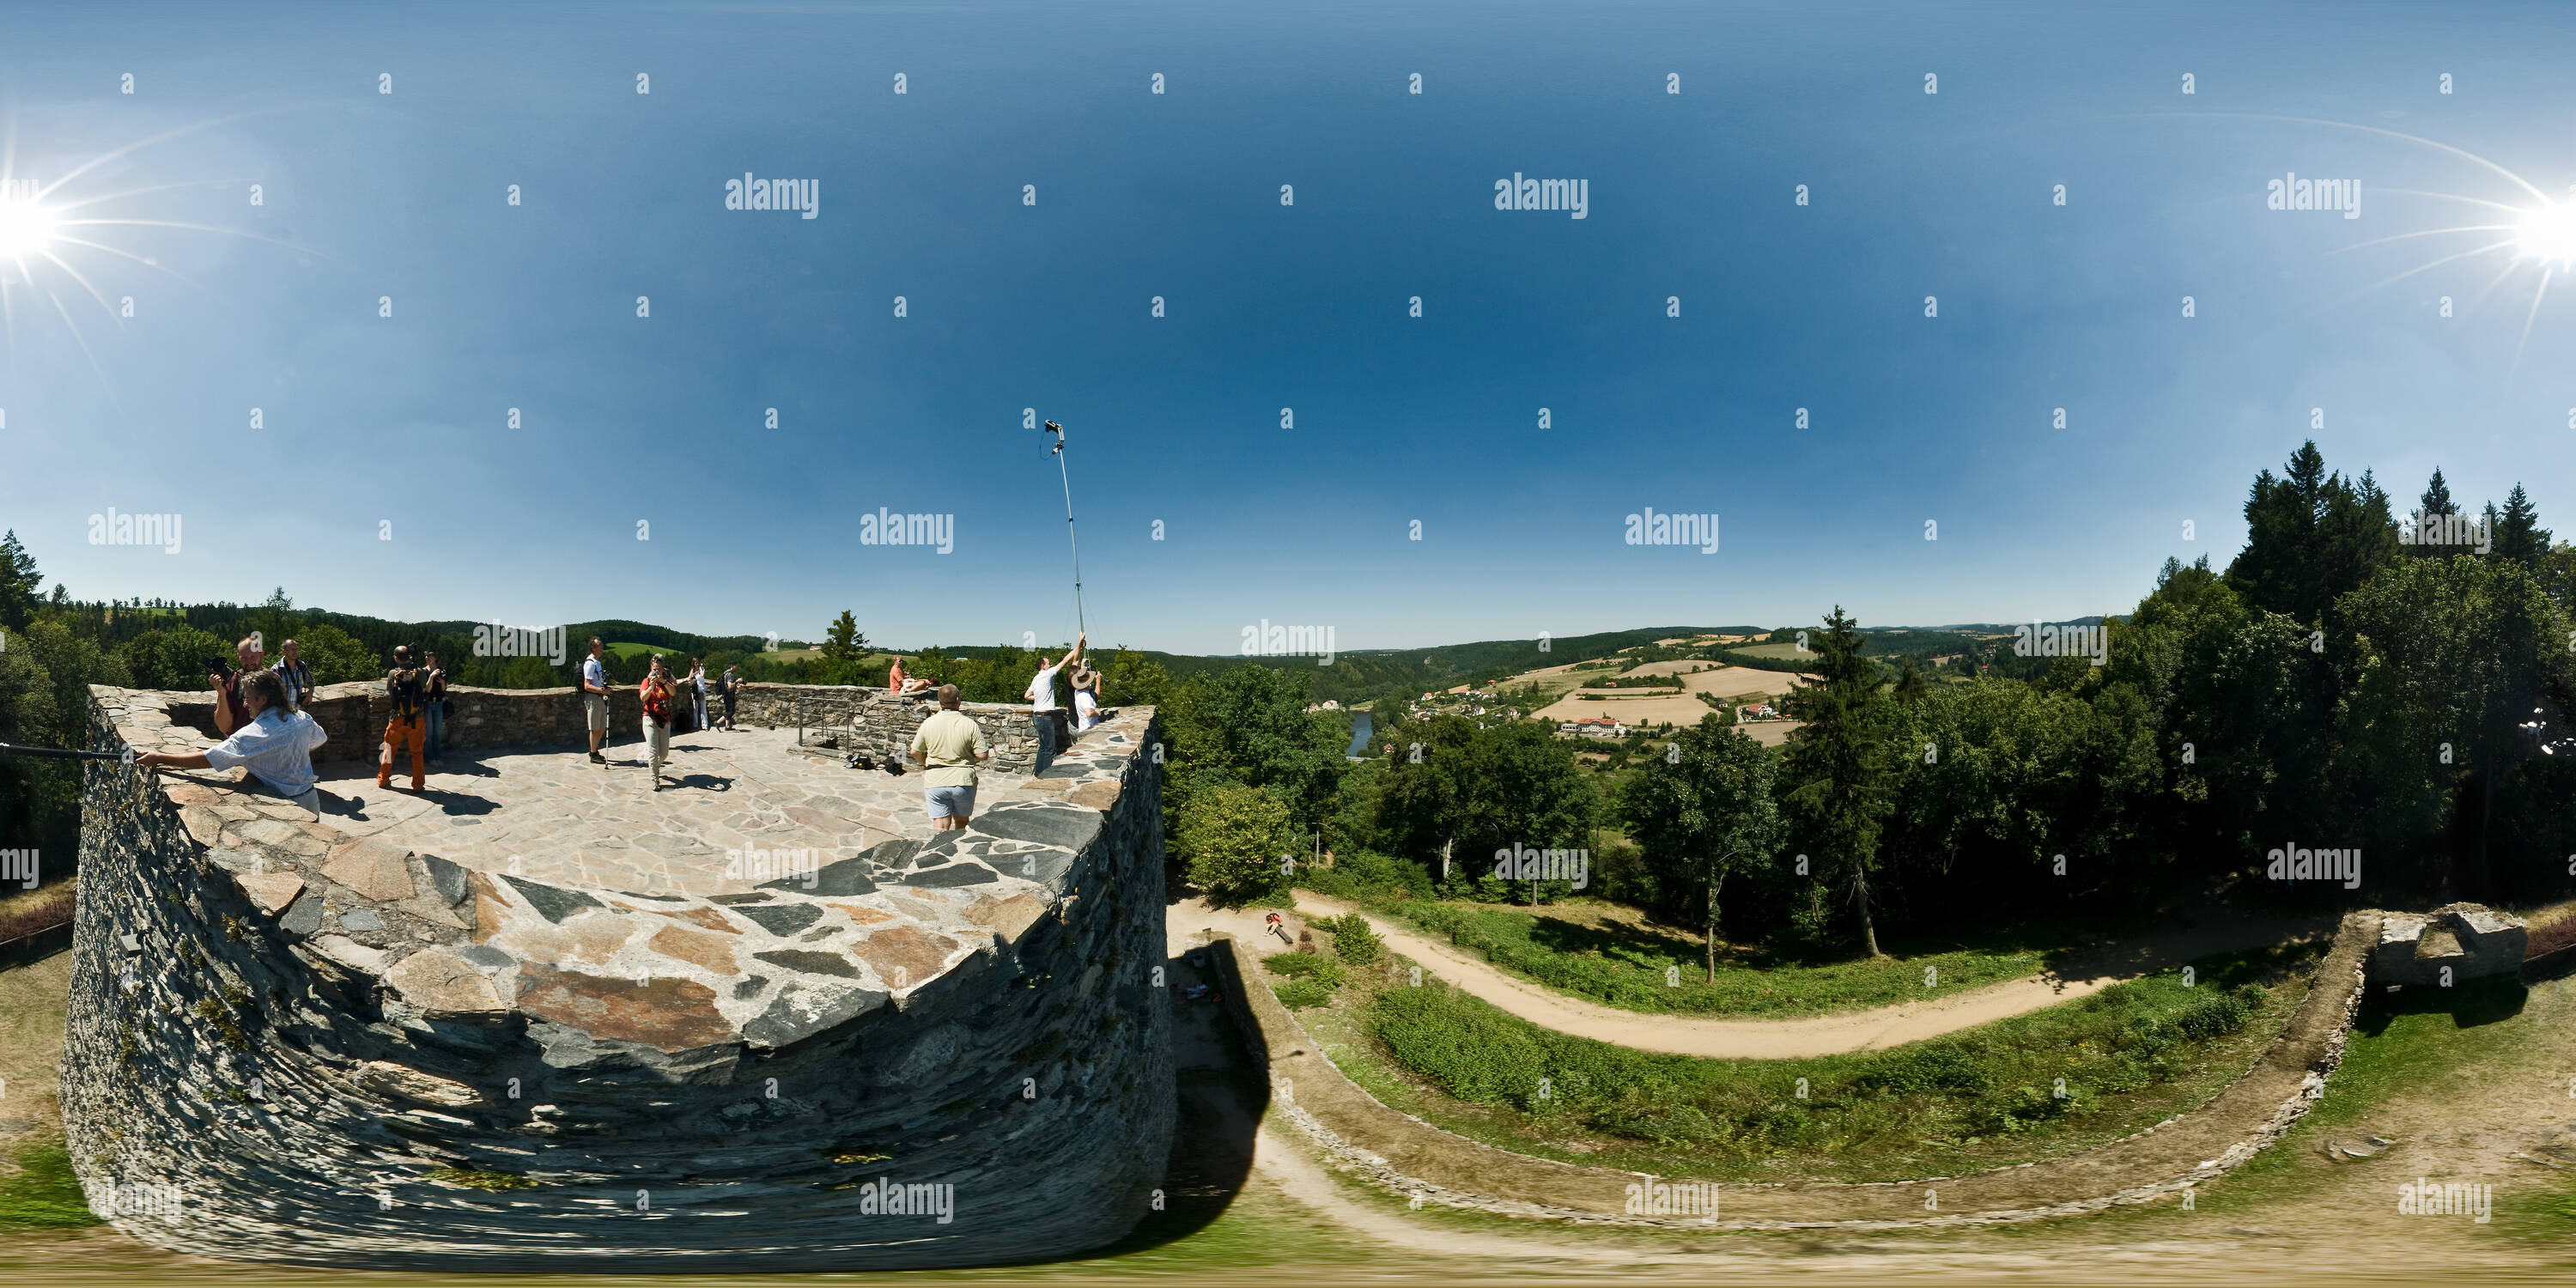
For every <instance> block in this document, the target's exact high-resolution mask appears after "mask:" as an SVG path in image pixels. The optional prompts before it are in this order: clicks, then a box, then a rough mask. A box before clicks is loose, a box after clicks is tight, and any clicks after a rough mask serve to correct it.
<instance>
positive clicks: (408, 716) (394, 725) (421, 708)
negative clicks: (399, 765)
mask: <svg viewBox="0 0 2576 1288" xmlns="http://www.w3.org/2000/svg"><path fill="white" fill-rule="evenodd" d="M385 703H386V707H385V741H384V747H383V752H382V754H381V755H380V756H378V758H377V760H376V786H378V787H383V788H387V789H390V788H392V786H393V778H394V750H395V749H396V748H398V747H399V748H405V749H407V750H409V751H410V752H411V789H412V790H413V791H420V790H422V789H424V788H426V787H427V786H428V785H429V783H428V778H427V775H428V771H429V761H428V759H427V757H426V754H425V752H424V749H423V746H422V742H423V740H424V739H425V738H426V737H427V736H428V728H427V724H426V718H427V714H428V712H427V707H428V705H429V682H428V675H427V673H426V672H424V671H422V670H420V669H419V668H418V667H415V666H413V665H412V664H411V645H409V644H396V645H394V669H392V670H391V671H387V672H386V673H385Z"/></svg>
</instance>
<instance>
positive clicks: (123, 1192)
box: [81, 1181, 179, 1223]
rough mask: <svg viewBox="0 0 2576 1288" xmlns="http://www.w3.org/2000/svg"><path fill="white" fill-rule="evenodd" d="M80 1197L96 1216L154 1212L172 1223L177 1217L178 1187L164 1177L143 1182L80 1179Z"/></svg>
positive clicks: (138, 1214) (146, 1214)
mask: <svg viewBox="0 0 2576 1288" xmlns="http://www.w3.org/2000/svg"><path fill="white" fill-rule="evenodd" d="M81 1197H82V1198H83V1199H84V1200H86V1201H87V1202H88V1204H89V1210H90V1211H91V1212H92V1213H94V1214H96V1215H98V1216H157V1217H159V1218H161V1219H162V1220H164V1221H169V1222H173V1223H176V1222H177V1221H178V1219H179V1187H178V1186H176V1185H172V1184H170V1183H168V1182H166V1181H164V1182H158V1183H153V1184H145V1185H125V1184H120V1183H118V1182H115V1181H104V1182H101V1181H83V1182H81Z"/></svg>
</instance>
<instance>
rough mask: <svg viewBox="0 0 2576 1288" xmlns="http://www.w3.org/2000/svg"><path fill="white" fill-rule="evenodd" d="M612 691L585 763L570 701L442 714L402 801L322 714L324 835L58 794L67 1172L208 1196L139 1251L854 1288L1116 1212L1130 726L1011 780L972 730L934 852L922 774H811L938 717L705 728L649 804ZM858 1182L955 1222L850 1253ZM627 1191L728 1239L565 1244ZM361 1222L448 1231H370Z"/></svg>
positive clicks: (1136, 1174) (193, 697)
mask: <svg viewBox="0 0 2576 1288" xmlns="http://www.w3.org/2000/svg"><path fill="white" fill-rule="evenodd" d="M615 696H616V698H617V699H618V701H616V702H615V704H614V707H613V710H612V715H611V722H610V732H611V738H612V741H611V743H610V745H609V747H608V749H607V754H608V759H609V761H610V763H609V764H607V765H605V766H602V765H596V764H592V763H590V762H589V761H588V759H587V757H586V756H585V755H584V751H585V749H586V740H585V739H584V737H583V732H582V723H581V715H580V706H579V702H578V699H577V698H576V696H575V695H574V694H573V693H572V692H571V691H570V690H561V689H557V690H534V691H504V690H478V689H458V690H455V691H454V692H453V697H454V699H455V702H456V708H457V709H456V713H455V715H454V716H453V717H452V718H451V719H450V721H449V723H448V746H447V749H446V763H445V764H444V765H443V766H442V767H441V768H440V769H439V770H438V771H436V772H433V773H431V774H430V775H429V781H428V783H427V786H426V789H425V790H424V791H422V792H419V793H413V792H411V791H410V790H409V782H410V765H409V761H408V757H407V756H405V757H398V762H397V767H396V770H395V777H394V780H393V782H394V786H393V787H391V788H379V787H377V786H376V784H375V781H374V775H375V764H374V753H375V750H376V747H377V745H378V743H379V741H380V739H381V731H382V729H383V727H384V721H385V710H384V697H383V693H382V687H381V686H380V685H367V684H352V685H334V686H326V687H325V688H323V689H322V690H320V691H319V692H317V693H316V694H315V695H314V697H313V700H312V701H311V702H310V703H308V704H307V710H308V711H310V712H311V713H312V714H313V715H314V717H315V718H316V719H317V720H319V721H321V723H322V724H323V725H324V727H325V729H326V730H327V731H328V733H329V735H330V739H331V740H330V742H329V743H328V744H327V745H326V747H325V748H324V750H323V753H322V758H321V759H320V761H319V762H318V763H317V766H316V767H317V769H318V770H319V771H320V772H321V774H322V793H323V798H324V801H323V812H322V815H321V817H319V818H314V817H312V816H311V815H309V814H306V813H305V812H304V811H303V810H302V809H301V808H300V807H298V806H296V805H293V804H291V803H289V802H286V801H283V800H280V799H278V798H276V797H274V796H271V795H267V794H265V793H263V792H260V791H256V790H246V789H245V785H244V783H243V777H244V776H243V774H242V771H239V770H233V771H213V770H160V771H150V770H138V769H134V768H130V767H126V766H122V765H117V764H113V763H99V764H94V765H92V766H91V767H90V769H89V776H88V778H87V780H86V785H85V791H84V799H83V809H84V815H85V819H84V824H85V825H84V829H83V836H84V844H83V854H82V859H81V898H80V905H79V906H80V911H79V914H78V916H79V921H78V932H77V937H76V958H75V967H74V982H73V1014H72V1020H71V1024H70V1033H69V1035H68V1041H67V1045H66V1068H67V1073H66V1079H65V1085H66V1093H65V1094H66V1121H67V1124H68V1125H69V1126H70V1127H71V1131H72V1137H73V1145H74V1159H75V1165H76V1166H77V1167H78V1168H79V1169H80V1170H81V1172H82V1175H83V1177H84V1179H85V1180H88V1181H93V1182H101V1183H105V1182H114V1183H129V1184H130V1183H136V1182H139V1181H142V1180H144V1179H147V1178H150V1179H157V1180H169V1181H173V1182H177V1183H180V1184H182V1185H183V1186H189V1187H196V1188H198V1189H200V1190H202V1191H204V1192H206V1193H207V1194H208V1195H209V1196H210V1200H211V1198H212V1196H214V1195H215V1194H217V1193H224V1194H226V1195H227V1196H228V1197H226V1198H225V1199H224V1200H223V1201H220V1202H217V1201H208V1202H206V1203H204V1204H203V1205H202V1206H197V1207H193V1208H191V1209H190V1210H189V1211H188V1214H187V1216H186V1217H185V1219H183V1220H179V1221H175V1222H167V1223H165V1222H160V1221H157V1220H156V1221H152V1222H146V1223H140V1224H138V1225H137V1226H136V1227H135V1228H134V1229H133V1231H132V1232H133V1233H135V1234H136V1235H138V1236H139V1237H142V1238H145V1239H147V1240H150V1241H153V1242H156V1243H161V1244H163V1245H165V1246H170V1247H174V1248H180V1249H184V1250H188V1251H192V1252H200V1253H213V1254H216V1255H255V1256H273V1257H279V1258H285V1259H307V1260H321V1261H332V1262H336V1263H340V1264H351V1263H382V1264H389V1265H390V1264H412V1265H432V1264H435V1265H440V1266H447V1267H458V1268H462V1267H479V1268H485V1269H500V1268H514V1267H528V1268H535V1267H545V1268H557V1267H561V1266H566V1265H569V1264H571V1263H573V1262H576V1261H578V1260H579V1259H580V1258H581V1257H582V1256H584V1255H587V1254H589V1253H593V1252H597V1251H599V1250H601V1249H603V1248H610V1247H613V1248H614V1249H615V1250H617V1251H619V1252H621V1253H624V1254H626V1258H625V1261H624V1262H623V1264H626V1265H628V1266H631V1267H635V1268H638V1269H644V1268H661V1269H683V1268H692V1269H693V1268H709V1267H714V1266H718V1265H722V1266H725V1267H727V1268H733V1267H734V1266H735V1265H736V1264H737V1260H736V1259H737V1258H739V1259H740V1260H739V1264H740V1265H746V1266H747V1265H755V1264H756V1265H760V1266H763V1267H767V1268H773V1269H787V1268H835V1269H857V1268H893V1267H902V1266H921V1265H955V1264H968V1263H979V1262H990V1261H999V1260H1011V1259H1016V1258H1022V1257H1035V1256H1043V1255H1059V1254H1063V1253H1068V1252H1071V1251H1074V1250H1077V1249H1080V1248H1085V1247H1091V1246H1096V1245H1097V1244H1099V1243H1101V1242H1105V1241H1107V1240H1109V1239H1112V1238H1115V1237H1116V1236H1117V1235H1118V1234H1119V1233H1122V1232H1123V1231H1124V1230H1125V1229H1126V1228H1127V1227H1128V1226H1129V1225H1131V1224H1132V1223H1133V1222H1134V1220H1135V1219H1137V1218H1138V1217H1140V1216H1141V1215H1142V1214H1143V1213H1144V1211H1146V1210H1147V1209H1146V1206H1145V1205H1146V1196H1147V1194H1148V1192H1149V1191H1150V1190H1152V1189H1153V1187H1154V1186H1155V1185H1157V1184H1159V1182H1160V1175H1161V1169H1162V1166H1163V1162H1164V1157H1163V1151H1164V1149H1165V1147H1166V1143H1167V1142H1168V1140H1169V1138H1170V1130H1171V1117H1172V1108H1171V1086H1170V1083H1171V1063H1170V1053H1169V1044H1168V1040H1167V1038H1166V1037H1165V1033H1166V1023H1167V1020H1166V1017H1165V1010H1164V1006H1165V1001H1164V998H1163V995H1162V990H1161V988H1160V987H1159V983H1160V981H1159V979H1154V978H1152V976H1151V972H1152V968H1153V966H1154V965H1155V964H1157V963H1159V961H1160V960H1161V949H1162V925H1161V923H1162V864H1163V859H1162V811H1161V805H1160V798H1161V797H1160V772H1161V770H1160V762H1159V758H1158V757H1156V756H1154V755H1153V754H1152V752H1151V749H1152V747H1153V745H1154V739H1155V738H1156V737H1157V736H1158V735H1157V733H1156V731H1155V717H1154V712H1153V711H1152V709H1150V708H1132V709H1129V710H1126V711H1123V712H1119V713H1115V714H1114V715H1113V716H1112V717H1111V718H1110V719H1108V720H1106V721H1104V722H1103V723H1102V724H1100V725H1098V726H1096V727H1094V728H1093V729H1091V730H1089V731H1088V732H1086V733H1085V734H1084V735H1083V736H1082V737H1080V738H1079V739H1077V740H1076V741H1075V742H1074V744H1073V745H1072V746H1071V747H1069V748H1068V749H1066V751H1065V753H1064V754H1063V755H1062V756H1060V757H1058V758H1057V759H1056V761H1055V762H1054V763H1053V764H1052V765H1051V766H1050V767H1049V769H1048V770H1047V771H1046V772H1045V773H1043V774H1032V772H1031V771H1032V770H1033V769H1034V760H1035V757H1034V738H1033V730H1032V729H1031V727H1030V725H1029V720H1030V716H1029V713H1028V711H1027V710H1026V709H1025V708H1016V707H1009V706H998V705H984V704H974V705H970V707H969V708H968V710H967V714H968V715H970V716H971V717H973V718H974V719H975V720H976V721H977V722H978V723H979V724H981V725H983V726H984V728H985V732H986V739H987V741H988V742H989V743H990V744H991V745H992V746H993V748H994V751H995V756H994V759H993V760H992V761H991V762H988V763H987V765H986V767H985V772H984V774H983V778H982V782H981V784H980V785H979V792H978V797H977V801H976V806H975V814H974V818H973V823H972V826H971V827H969V828H968V829H965V830H961V831H954V832H934V831H933V830H932V829H931V828H930V826H929V821H928V820H927V818H926V817H925V816H924V814H923V811H922V800H921V791H922V783H923V778H922V777H921V775H920V774H919V773H918V772H906V773H904V774H902V775H900V776H897V775H893V774H888V773H886V772H885V771H884V770H883V769H882V768H871V769H855V768H851V767H849V766H848V765H847V764H845V763H844V759H843V758H844V757H845V756H846V755H848V754H849V753H851V752H854V751H855V752H862V753H865V754H867V755H868V756H870V757H871V758H872V759H873V760H874V761H876V762H877V763H878V764H879V765H882V763H883V762H884V761H885V759H886V758H887V757H889V756H890V755H899V754H900V753H901V750H902V748H904V747H906V746H908V745H909V742H910V739H911V734H912V732H913V730H914V729H915V728H917V727H918V725H919V723H920V721H921V720H922V719H923V718H924V717H925V716H927V715H928V714H930V713H931V712H933V711H935V710H936V707H935V705H932V704H928V703H922V702H915V701H910V700H898V699H893V698H890V697H889V696H888V695H886V694H885V693H884V692H883V691H882V690H865V689H847V688H836V689H821V688H816V689H796V690H789V689H782V688H772V687H769V686H763V688H762V689H758V690H754V691H753V692H752V693H750V694H748V695H746V697H745V700H744V701H743V702H742V704H741V706H740V711H739V714H740V715H741V717H742V718H743V721H744V723H745V724H746V725H753V724H755V723H768V724H774V725H778V726H784V727H765V728H764V727H747V728H745V729H743V730H741V731H738V732H737V731H707V732H699V733H690V734H682V735H679V736H677V737H675V738H674V739H673V743H674V745H673V748H672V752H671V760H670V762H669V763H668V765H667V766H666V767H665V774H666V779H669V780H676V783H677V785H676V786H673V785H670V784H669V782H668V781H666V785H665V786H664V788H663V789H662V790H661V791H659V792H656V791H654V790H652V786H651V778H650V775H649V772H648V770H647V768H646V764H645V759H644V749H643V743H642V741H641V739H640V737H639V735H638V734H637V732H636V725H637V716H638V711H637V707H636V703H635V697H634V695H633V693H632V692H631V691H629V692H625V693H621V694H618V695H615ZM92 700H93V703H94V712H93V721H92V723H93V733H94V737H93V744H94V745H95V746H97V747H99V748H101V749H104V750H114V749H116V748H118V747H119V746H131V747H134V748H136V749H137V750H143V751H154V750H158V751H172V752H194V751H202V750H203V749H204V748H205V747H207V746H208V745H210V744H211V743H212V741H213V738H212V734H211V730H210V729H209V728H208V727H207V726H208V725H210V724H211V721H212V707H211V705H210V703H209V700H208V698H207V696H206V695H204V694H188V693H162V692H148V691H137V690H121V689H109V688H95V689H93V690H92ZM800 716H801V717H802V718H804V719H806V720H809V721H813V722H815V723H812V724H809V725H808V726H807V727H806V728H805V730H804V731H803V732H804V739H805V742H804V745H799V742H798V736H799V735H798V731H797V729H796V728H795V727H794V724H793V722H794V721H795V720H796V719H797V718H799V717H800ZM862 1165H865V1166H868V1167H872V1168H876V1169H880V1170H883V1169H889V1168H899V1169H901V1170H903V1171H904V1172H906V1173H908V1174H909V1175H908V1176H907V1177H906V1178H905V1179H907V1180H919V1181H922V1182H924V1183H936V1184H949V1185H954V1186H956V1187H958V1194H959V1197H958V1199H957V1203H958V1205H959V1211H958V1212H957V1213H956V1214H954V1216H953V1217H952V1218H951V1219H944V1220H940V1221H937V1222H936V1223H935V1224H933V1225H926V1226H925V1225H922V1224H920V1223H917V1222H905V1221H896V1222H892V1223H888V1222H884V1221H882V1220H872V1221H871V1222H869V1223H864V1224H860V1225H853V1224H852V1223H851V1219H852V1218H853V1217H855V1216H858V1215H864V1214H865V1213H867V1212H870V1211H875V1210H876V1209H872V1208H862V1207H861V1206H860V1205H861V1204H862V1203H873V1202H875V1201H876V1200H875V1199H872V1198H868V1197H867V1196H865V1195H862V1194H861V1193H860V1192H859V1187H860V1186H861V1185H862V1183H863V1180H864V1178H862V1177H861V1176H859V1175H858V1173H856V1172H855V1171H852V1170H851V1169H853V1168H857V1167H860V1166H862ZM1030 1174H1044V1175H1049V1176H1052V1177H1054V1178H1055V1180H1053V1181H1052V1182H1050V1184H1048V1185H1046V1186H1041V1187H1030V1186H1028V1185H1026V1183H1025V1177H1026V1176H1027V1175H1030ZM460 1176H461V1177H466V1178H469V1179H467V1180H462V1181H460V1180H457V1179H456V1178H457V1177H460ZM492 1178H500V1179H499V1180H497V1181H496V1180H494V1179H492ZM880 1179H882V1178H880ZM495 1186H498V1187H499V1189H498V1190H497V1191H495V1192H496V1193H501V1194H508V1195H510V1196H511V1197H509V1198H507V1199H502V1198H497V1197H480V1196H483V1195H484V1194H485V1192H486V1191H494V1187H495ZM639 1192H640V1193H645V1194H647V1195H648V1196H649V1201H650V1202H651V1203H652V1204H653V1205H654V1207H653V1209H652V1210H654V1211H656V1212H692V1211H697V1210H700V1209H705V1210H706V1211H707V1212H708V1214H711V1215H713V1214H721V1215H725V1216H728V1217H731V1218H738V1219H733V1220H728V1221H725V1222H718V1223H713V1224H707V1223H696V1224H691V1225H686V1226H663V1225H649V1226H641V1227H638V1226H635V1225H634V1224H633V1223H632V1222H626V1223H623V1224H618V1225H616V1226H615V1227H614V1229H613V1230H612V1228H611V1227H609V1226H602V1227H601V1228H600V1229H599V1231H598V1232H596V1233H584V1231H585V1230H587V1229H589V1226H588V1225H585V1222H589V1223H591V1224H597V1223H599V1222H602V1221H608V1222H616V1221H617V1218H616V1216H615V1213H617V1212H619V1211H628V1210H631V1209H633V1204H634V1203H635V1202H636V1201H637V1199H636V1195H637V1194H638V1193H639ZM869 1193H870V1194H873V1193H874V1190H873V1188H870V1190H869ZM388 1194H400V1195H407V1196H409V1197H408V1198H405V1199H403V1200H400V1201H401V1202H405V1203H409V1204H412V1205H414V1206H419V1207H430V1208H436V1207H447V1208H463V1209H470V1210H471V1211H472V1212H473V1214H474V1219H473V1221H472V1222H469V1223H468V1224H467V1225H465V1226H458V1225H456V1224H454V1223H453V1221H438V1220H424V1221H422V1222H420V1223H418V1224H407V1223H406V1222H405V1221H404V1220H402V1219H400V1218H390V1219H389V1218H388V1217H386V1216H385V1215H384V1213H385V1212H386V1211H388V1210H389V1209H385V1208H383V1207H382V1206H381V1200H382V1199H383V1197H384V1196H385V1195H388ZM968 1194H973V1195H976V1196H978V1198H977V1200H976V1202H977V1206H973V1207H970V1206H969V1204H968V1199H967V1197H966V1196H967V1195H968ZM1067 1194H1074V1195H1079V1196H1080V1197H1078V1198H1074V1199H1067V1198H1065V1197H1064V1196H1065V1195H1067ZM252 1196H256V1199H254V1198H253V1197H252ZM272 1199H274V1200H276V1201H271V1200H272ZM235 1200H238V1201H235ZM709 1205H713V1206H712V1207H710V1206H709ZM717 1209H721V1212H718V1211H717ZM391 1210H399V1208H397V1209H391ZM970 1212H971V1213H972V1214H973V1215H974V1216H975V1218H976V1219H975V1220H974V1221H973V1222H972V1223H971V1224H969V1223H968V1222H967V1216H968V1214H969V1213H970Z"/></svg>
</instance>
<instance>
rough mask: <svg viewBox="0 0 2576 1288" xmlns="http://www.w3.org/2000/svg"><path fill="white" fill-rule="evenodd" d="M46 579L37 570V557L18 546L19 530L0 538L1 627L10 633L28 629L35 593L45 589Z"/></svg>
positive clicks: (34, 605) (33, 609)
mask: <svg viewBox="0 0 2576 1288" xmlns="http://www.w3.org/2000/svg"><path fill="white" fill-rule="evenodd" d="M44 584H45V579H44V577H43V576H42V575H40V574H38V573H37V571H36V557H35V556H34V555H31V554H29V553H27V548H26V547H25V546H22V545H19V544H18V531H17V529H15V528H12V529H10V530H9V532H8V534H7V535H5V536H0V626H6V627H8V628H9V629H10V630H13V631H23V630H25V629H27V623H28V621H29V620H31V619H32V618H33V617H34V616H35V611H36V605H37V603H38V602H39V601H38V599H37V597H36V596H37V592H39V591H41V590H43V589H44Z"/></svg>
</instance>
